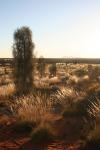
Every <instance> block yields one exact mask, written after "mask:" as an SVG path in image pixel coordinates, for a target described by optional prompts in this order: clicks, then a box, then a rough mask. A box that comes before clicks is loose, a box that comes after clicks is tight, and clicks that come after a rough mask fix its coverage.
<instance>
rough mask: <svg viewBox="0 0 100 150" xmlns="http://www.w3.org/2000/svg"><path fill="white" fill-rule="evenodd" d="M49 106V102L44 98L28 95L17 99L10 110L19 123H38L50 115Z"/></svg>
mask: <svg viewBox="0 0 100 150" xmlns="http://www.w3.org/2000/svg"><path fill="white" fill-rule="evenodd" d="M51 105H52V104H51V101H49V99H48V100H47V99H45V96H38V95H28V96H23V97H20V98H19V99H17V100H16V101H15V103H14V105H12V107H11V109H12V112H13V114H14V115H15V116H16V117H17V119H18V120H19V121H21V122H23V121H27V122H36V123H40V122H42V121H44V120H45V119H46V118H45V116H46V115H47V114H48V113H50V110H51Z"/></svg>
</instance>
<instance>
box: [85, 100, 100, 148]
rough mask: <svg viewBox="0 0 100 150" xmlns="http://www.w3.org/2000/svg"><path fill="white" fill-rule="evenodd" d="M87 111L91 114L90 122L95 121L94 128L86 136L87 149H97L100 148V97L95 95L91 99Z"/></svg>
mask: <svg viewBox="0 0 100 150" xmlns="http://www.w3.org/2000/svg"><path fill="white" fill-rule="evenodd" d="M87 112H88V114H89V116H90V122H89V121H88V124H90V123H91V122H94V123H93V125H94V126H93V128H92V129H91V130H90V131H89V133H88V135H87V138H86V148H87V149H91V150H92V149H93V150H94V149H97V150H99V148H100V99H99V98H97V97H95V98H94V99H93V100H92V101H90V104H89V107H88V109H87Z"/></svg>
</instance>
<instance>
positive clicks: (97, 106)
mask: <svg viewBox="0 0 100 150" xmlns="http://www.w3.org/2000/svg"><path fill="white" fill-rule="evenodd" d="M87 111H88V114H89V116H90V117H91V118H94V119H95V121H100V100H99V99H98V98H96V99H95V100H93V101H91V102H90V105H89V108H88V110H87Z"/></svg>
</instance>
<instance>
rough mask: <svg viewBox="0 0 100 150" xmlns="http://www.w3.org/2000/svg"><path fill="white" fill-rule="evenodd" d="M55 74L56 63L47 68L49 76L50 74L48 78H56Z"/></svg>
mask: <svg viewBox="0 0 100 150" xmlns="http://www.w3.org/2000/svg"><path fill="white" fill-rule="evenodd" d="M56 72H57V67H56V63H54V64H51V65H50V67H49V74H50V77H52V76H53V77H54V76H56Z"/></svg>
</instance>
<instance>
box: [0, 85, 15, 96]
mask: <svg viewBox="0 0 100 150" xmlns="http://www.w3.org/2000/svg"><path fill="white" fill-rule="evenodd" d="M13 93H14V84H8V85H4V86H1V87H0V96H10V95H12V94H13Z"/></svg>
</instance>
